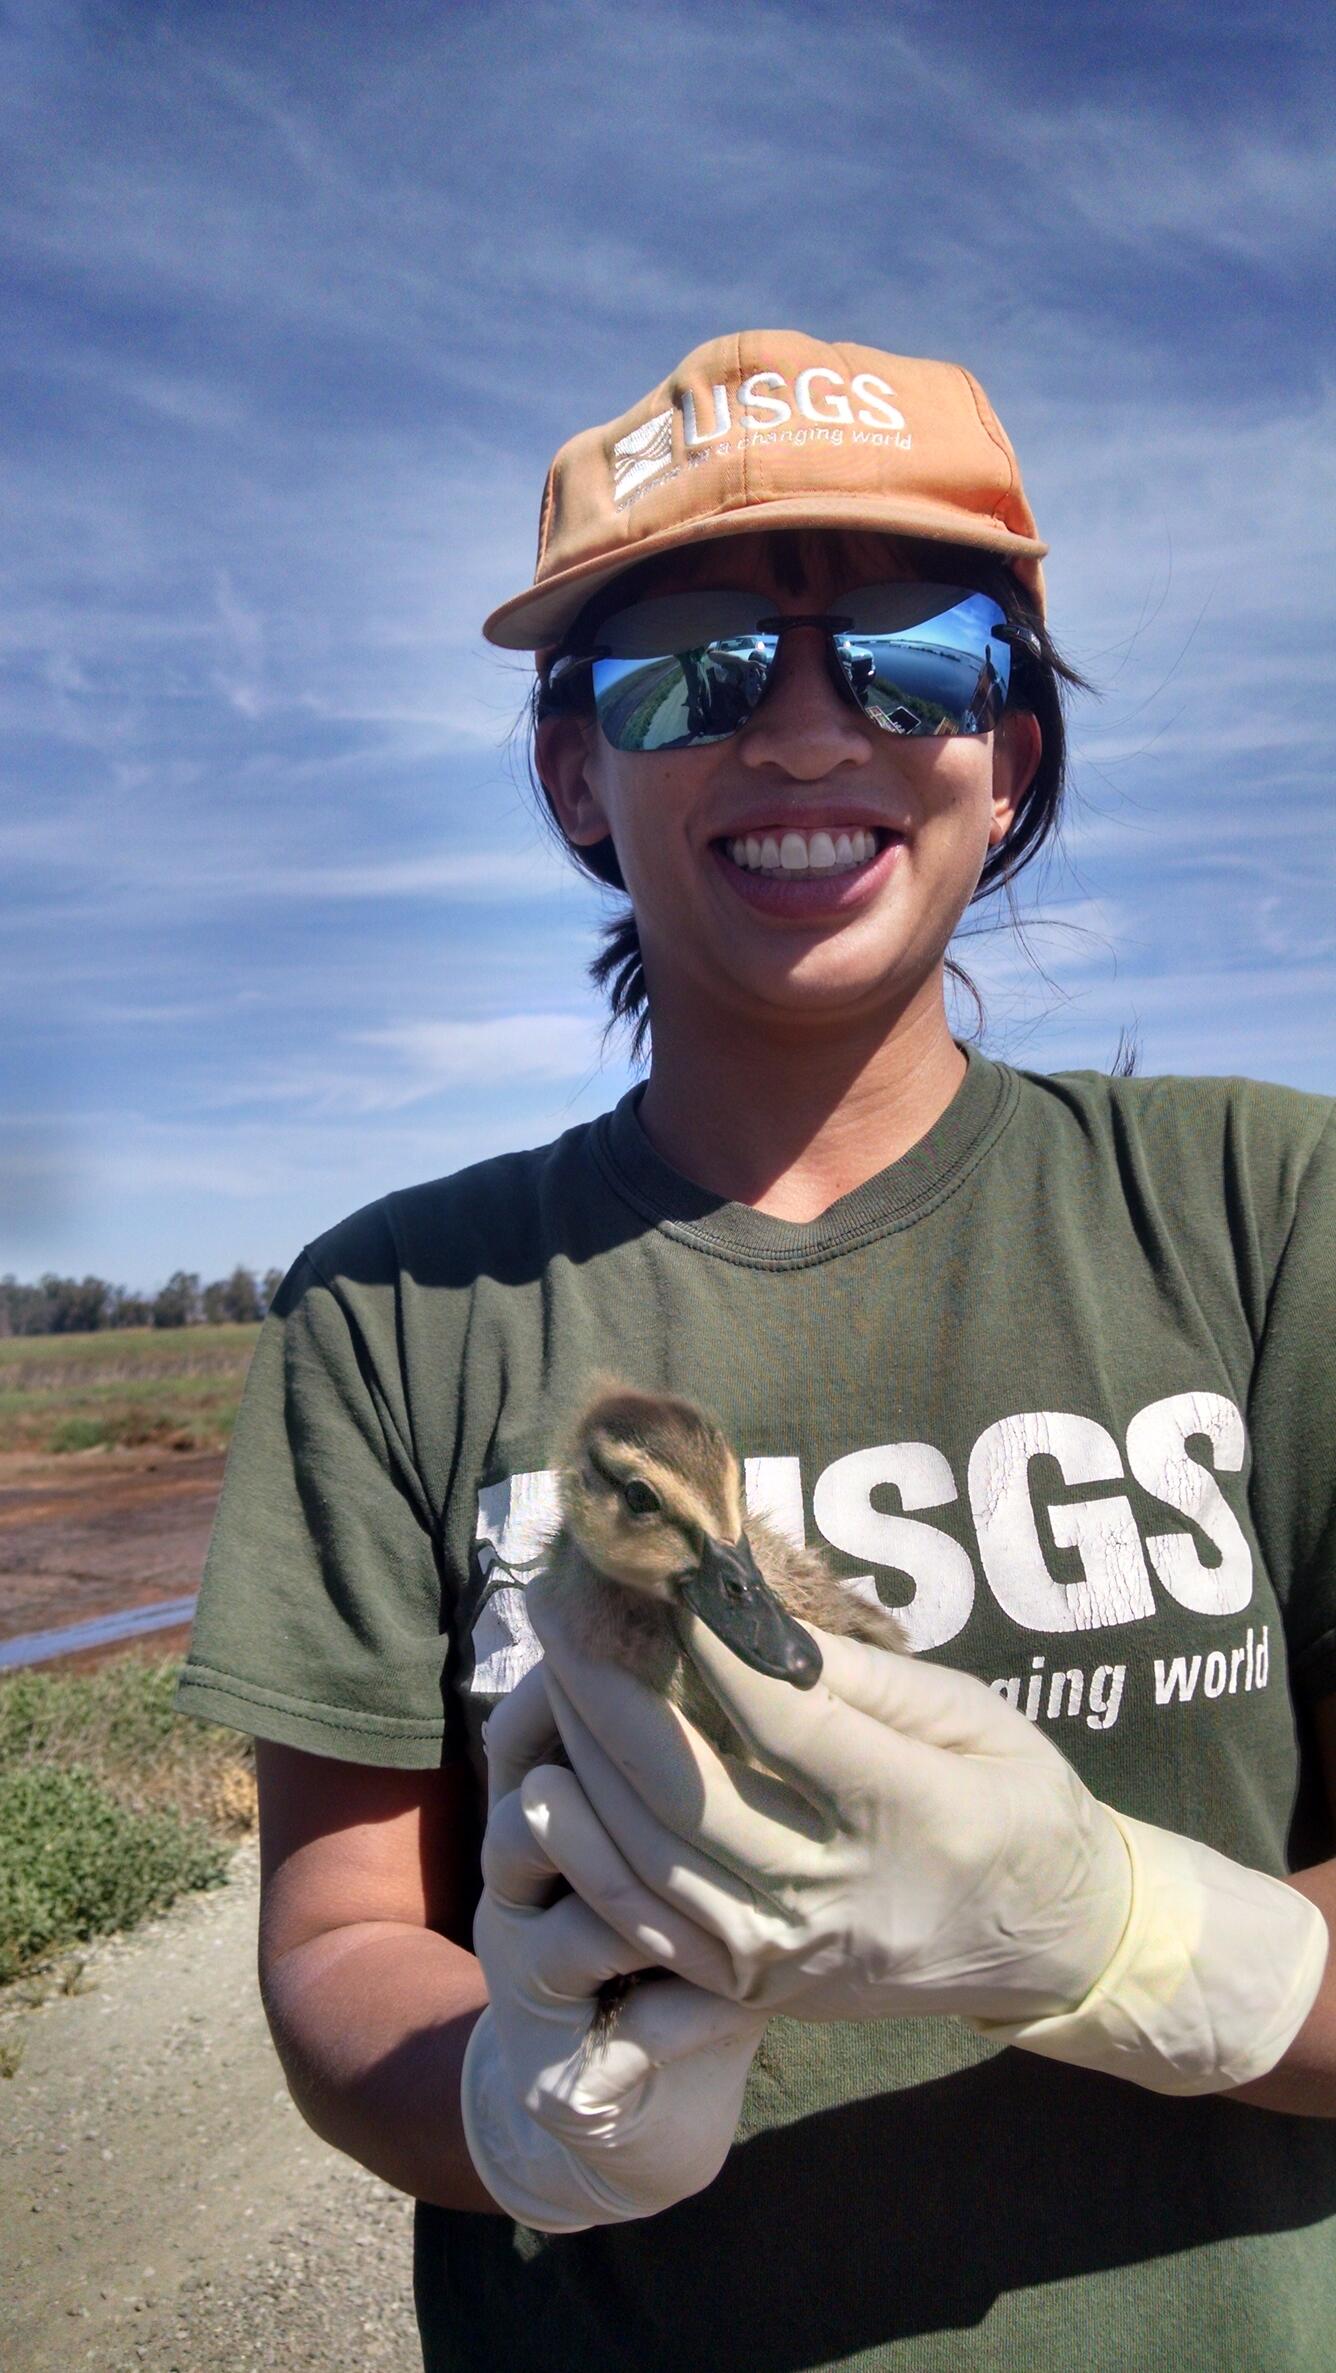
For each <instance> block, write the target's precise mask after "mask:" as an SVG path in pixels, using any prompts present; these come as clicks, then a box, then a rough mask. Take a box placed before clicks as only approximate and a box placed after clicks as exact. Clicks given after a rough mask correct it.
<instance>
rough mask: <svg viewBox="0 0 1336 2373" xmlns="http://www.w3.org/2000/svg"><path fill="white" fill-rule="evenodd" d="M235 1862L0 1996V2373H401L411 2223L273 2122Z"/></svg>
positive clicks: (246, 1910) (241, 1865)
mask: <svg viewBox="0 0 1336 2373" xmlns="http://www.w3.org/2000/svg"><path fill="white" fill-rule="evenodd" d="M257 1877H258V1873H257V1862H256V1849H255V1847H254V1846H253V1845H249V1846H243V1847H242V1848H241V1850H240V1852H239V1853H238V1855H237V1857H236V1860H235V1862H234V1864H233V1870H232V1876H231V1878H230V1879H229V1882H228V1883H227V1885H226V1886H224V1887H220V1888H218V1889H216V1890H215V1891H214V1892H212V1893H210V1894H207V1895H203V1896H196V1897H193V1898H190V1899H188V1900H187V1901H186V1902H184V1903H182V1904H179V1905H177V1906H176V1907H175V1908H174V1909H173V1910H172V1911H171V1912H168V1913H166V1914H165V1915H164V1916H163V1917H162V1918H161V1919H159V1920H156V1921H154V1922H153V1923H151V1925H149V1926H148V1927H145V1928H142V1929H140V1930H139V1931H138V1932H137V1933H136V1934H134V1935H132V1936H128V1937H124V1938H114V1939H109V1940H107V1941H105V1942H104V1943H102V1944H100V1945H98V1946H95V1947H93V1948H92V1949H91V1952H90V1955H89V1959H88V1963H87V1967H86V1970H85V1973H84V1983H85V1985H86V1986H87V1989H88V1990H87V1991H85V1992H81V1993H77V1994H72V1995H61V1994H57V1995H55V1996H54V1997H53V1998H52V1999H51V2000H50V2001H48V2002H47V2003H45V2004H43V2005H42V2006H41V2007H40V2008H36V2009H24V2008H22V2007H21V2006H20V2003H19V2000H18V1996H19V1989H12V1990H11V1992H10V1994H9V1997H8V1998H7V1999H6V1997H5V1996H4V1995H0V2065H3V2063H4V2058H5V2056H6V2055H8V2056H10V2057H12V2055H13V2053H14V2052H15V2051H17V2050H18V2049H19V2048H20V2046H21V2048H22V2058H21V2061H20V2064H19V2067H18V2071H17V2074H15V2075H14V2076H12V2077H10V2078H9V2079H7V2080H5V2081H4V2082H2V2083H0V2130H2V2131H3V2136H4V2140H3V2148H2V2149H0V2267H3V2275H0V2293H2V2294H3V2305H0V2327H3V2331H4V2341H3V2346H2V2348H0V2361H2V2362H3V2365H4V2368H5V2373H83V2369H86V2368H91V2369H92V2373H140V2369H141V2368H144V2367H147V2368H149V2369H150V2373H260V2369H261V2368H263V2369H264V2373H270V2369H271V2368H272V2369H273V2373H280V2369H281V2373H352V2369H353V2368H356V2369H357V2373H362V2369H363V2368H365V2369H367V2373H372V2369H374V2373H382V2369H388V2373H421V2363H422V2360H421V2355H420V2353H419V2350H418V2345H417V2334H416V2328H415V2325H414V2320H413V2311H412V2298H411V2279H412V2277H411V2222H412V2210H411V2207H410V2204H409V2203H408V2202H407V2201H406V2200H404V2199H403V2198H401V2196H400V2195H399V2194H398V2193H396V2192H391V2191H389V2190H388V2189H387V2188H386V2187H385V2186H384V2185H383V2184H381V2183H378V2182H377V2181H376V2180H375V2178H374V2177H372V2176H369V2175H367V2174H365V2173H364V2172H363V2171H362V2170H361V2169H360V2168H357V2167H354V2166H353V2165H352V2163H351V2162H350V2161H349V2160H346V2159H342V2158H339V2157H338V2156H337V2155H336V2154H335V2153H334V2152H332V2151H330V2150H328V2149H326V2147H325V2145H324V2144H323V2143H320V2142H318V2141H317V2140H316V2138H315V2136H314V2135H313V2134H311V2133H310V2131H309V2130H308V2128H307V2127H306V2126H304V2125H303V2123H302V2121H301V2119H300V2118H299V2117H298V2115H297V2112H296V2110H295V2109H293V2107H292V2106H291V2103H290V2102H289V2100H288V2096H287V2093H286V2091H285V2089H284V2086H283V2080H282V2076H281V2073H280V2070H279V2067H278V2063H277V2061H276V2059H275V2058H274V2054H273V2047H272V2045H271V2044H270V2041H269V2037H268V2032H267V2030H266V2028H265V2024H264V2017H263V2013H262V2012H261V2009H260V2005H259V2000H258V1997H257V1994H256V1990H255V1977H254V1951H255V1943H254V1939H255V1912H256V1897H257Z"/></svg>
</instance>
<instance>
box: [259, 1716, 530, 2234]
mask: <svg viewBox="0 0 1336 2373" xmlns="http://www.w3.org/2000/svg"><path fill="white" fill-rule="evenodd" d="M256 1769H257V1774H258V1779H259V1792H260V1864H261V1900H260V1991H261V1994H262V1996H263V1999H264V2006H265V2011H266V2014H267V2016H268V2020H269V2027H270V2032H271V2034H272V2035H273V2038H274V2044H275V2048H276V2050H277V2052H278V2056H279V2059H280V2060H281V2062H282V2064H283V2070H284V2073H285V2075H286V2077H287V2080H288V2086H289V2090H290V2091H291V2094H292V2097H293V2100H294V2101H295V2102H296V2104H297V2107H298V2108H299V2109H300V2111H301V2113H302V2116H303V2117H304V2118H305V2119H306V2122H307V2124H308V2125H309V2126H311V2127H313V2128H314V2130H315V2132H316V2133H317V2134H319V2135H320V2136H321V2137H322V2139H323V2140H324V2141H326V2142H329V2143H332V2144H333V2146H334V2147H335V2149H336V2150H341V2151H346V2152H347V2153H348V2155H349V2156H350V2157H351V2158H354V2159H357V2160H360V2162H361V2164H362V2165H363V2166H364V2167H369V2168H370V2169H371V2170H372V2172H373V2174H375V2175H379V2176H381V2177H383V2179H384V2180H385V2182H386V2183H390V2184H394V2185H395V2186H396V2187H397V2189H398V2190H400V2191H403V2192H407V2193H409V2194H410V2195H411V2196H412V2197H413V2198H414V2199H419V2200H429V2201H433V2202H434V2203H436V2204H437V2205H438V2206H440V2207H443V2208H468V2209H479V2210H490V2211H491V2212H492V2213H493V2214H496V2213H499V2212H498V2210H497V2204H496V2202H495V2201H494V2200H493V2199H492V2198H491V2196H490V2194H489V2193H488V2192H487V2191H486V2190H485V2189H484V2187H483V2185H482V2183H481V2182H480V2181H479V2178H478V2176H477V2174H476V2172H475V2170H474V2166H473V2162H472V2160H471V2158H470V2156H469V2153H468V2149H467V2146H466V2144H465V2140H464V2130H463V2126H462V2124H461V2121H460V2108H459V2076H460V2066H461V2063H462V2061H463V2057H464V2048H465V2045H466V2044H467V2042H468V2038H469V2035H470V2033H471V2031H472V2029H473V2026H474V2024H475V2022H476V2020H477V2018H478V2016H479V2014H480V2012H481V2011H482V2009H483V2006H484V2004H485V2003H486V2000H487V1988H486V1985H485V1983H484V1980H483V1976H482V1972H481V1970H480V1969H479V1967H478V1963H477V1961H476V1960H475V1959H474V1956H473V1954H472V1953H471V1952H469V1951H468V1950H466V1948H465V1947H464V1946H463V1945H462V1944H459V1943H456V1942H454V1941H452V1940H453V1938H454V1937H457V1936H458V1935H460V1934H461V1933H467V1927H468V1918H469V1879H470V1871H471V1866H472V1859H473V1846H474V1819H473V1810H472V1781H471V1776H470V1774H469V1772H468V1770H467V1767H466V1766H464V1765H462V1764H456V1765H450V1766H447V1767H446V1768H445V1769H444V1770H437V1771H406V1772H405V1771H387V1770H383V1769H380V1768H378V1767H375V1766H370V1765H365V1764H355V1763H342V1762H337V1761H335V1760H333V1759H332V1758H330V1757H326V1756H322V1755H307V1754H303V1753H301V1752H300V1751H299V1750H298V1749H297V1748H295V1747H280V1746H275V1745H273V1744H272V1743H270V1742H269V1741H267V1740H258V1741H257V1742H256Z"/></svg>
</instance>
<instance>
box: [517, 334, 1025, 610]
mask: <svg viewBox="0 0 1336 2373" xmlns="http://www.w3.org/2000/svg"><path fill="white" fill-rule="evenodd" d="M796 527H816V528H821V527H824V528H848V529H853V530H870V531H872V532H874V533H877V534H881V535H898V536H915V537H923V538H926V539H928V540H929V541H934V540H936V541H940V542H943V543H950V544H966V545H970V546H973V547H974V548H976V549H977V550H980V551H984V552H995V553H997V554H998V556H999V557H1000V558H1001V559H1003V560H1005V561H1006V562H1007V563H1008V564H1009V566H1010V567H1011V569H1012V570H1013V571H1014V573H1015V575H1016V577H1017V578H1018V579H1019V581H1020V583H1021V584H1022V585H1023V586H1024V587H1025V588H1026V590H1027V591H1028V592H1029V593H1030V594H1031V595H1032V596H1033V598H1034V600H1035V602H1036V603H1037V605H1038V608H1039V611H1040V613H1041V615H1042V612H1043V607H1044V578H1043V571H1042V570H1041V568H1040V566H1039V563H1040V560H1041V559H1042V557H1043V555H1044V553H1045V552H1046V551H1047V550H1048V546H1047V545H1046V544H1044V543H1041V542H1040V540H1039V538H1038V536H1037V535H1036V534H1035V524H1034V515H1033V513H1032V511H1031V509H1030V506H1029V504H1028V502H1027V501H1026V499H1025V489H1024V488H1023V486H1022V485H1021V476H1020V470H1019V468H1018V466H1017V462H1016V456H1015V453H1014V452H1013V451H1012V447H1011V442H1010V439H1009V438H1008V436H1007V434H1006V431H1005V430H1004V428H1003V427H1002V424H1001V422H1000V421H999V419H998V417H997V415H996V413H995V412H994V410H993V408H992V406H991V404H990V403H989V401H988V398H987V396H986V395H985V394H984V392H983V389H982V388H981V387H980V385H979V382H978V380H977V379H975V378H973V377H972V376H971V374H970V373H969V372H968V371H966V370H962V369H961V367H960V365H959V363H938V362H925V361H921V360H919V359H917V358H915V357H914V356H911V355H904V354H883V353H881V352H880V351H879V349H878V348H877V347H875V346H848V345H836V346H827V345H825V344H823V343H822V341H821V340H820V339H819V338H809V337H807V336H805V335H804V333H803V332H802V331H801V330H742V331H739V332H738V333H737V334H736V335H735V336H730V337H727V338H711V339H709V340H708V341H707V342H706V344H705V345H703V346H697V347H696V348H695V349H694V350H693V352H692V353H690V354H689V355H688V356H687V358H686V360H685V362H682V363H679V364H678V366H677V369H676V370H675V371H673V372H672V373H671V374H670V375H669V377H668V378H667V379H664V380H662V381H661V382H660V384H659V386H658V387H656V388H654V389H653V391H652V392H651V393H650V394H649V395H647V396H644V397H642V399H641V401H640V402H639V403H638V404H633V405H632V406H631V409H630V411H629V412H624V413H623V414H622V416H621V418H620V420H610V421H608V422H607V424H606V425H605V426H604V427H602V428H587V429H582V430H581V432H580V434H579V435H578V436H576V437H572V438H571V439H570V440H569V442H568V443H567V444H565V445H563V446H562V448H561V451H560V453H559V454H558V455H557V458H556V460H555V461H554V462H553V464H552V467H551V469H550V470H549V472H548V477H547V487H546V490H545V492H544V495H543V510H542V517H541V520H540V523H539V529H538V561H537V566H536V568H535V570H534V581H533V584H532V585H531V586H530V587H529V589H528V591H527V592H524V593H520V594H516V595H515V597H514V599H513V600H511V601H507V602H502V604H501V607H500V609H498V610H493V612H492V615H491V617H490V618H489V619H488V620H487V623H486V625H485V626H484V628H483V633H484V634H485V635H486V636H487V639H488V641H489V642H492V643H499V644H500V645H501V647H502V649H503V650H508V651H529V650H535V649H541V648H544V647H546V646H548V645H550V644H552V643H555V642H559V641H560V639H561V637H562V635H563V634H565V632H566V631H567V629H568V627H570V626H572V625H573V624H574V622H575V619H576V618H577V617H578V615H579V613H580V611H581V610H582V609H583V607H584V605H585V603H586V602H587V601H588V600H590V598H591V597H592V596H593V595H594V594H596V593H598V592H599V591H600V590H601V588H602V587H603V586H605V585H608V584H610V583H611V582H612V580H613V578H614V577H617V576H620V574H621V572H622V571H623V569H628V568H632V567H634V566H635V564H636V562H637V561H641V560H648V559H650V558H651V556H652V555H653V554H655V553H658V552H671V551H673V550H675V549H676V547H677V546H679V545H682V544H697V543H704V542H707V541H709V539H711V538H712V537H716V536H732V535H738V534H743V533H753V532H760V531H762V530H766V529H776V528H796Z"/></svg>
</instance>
